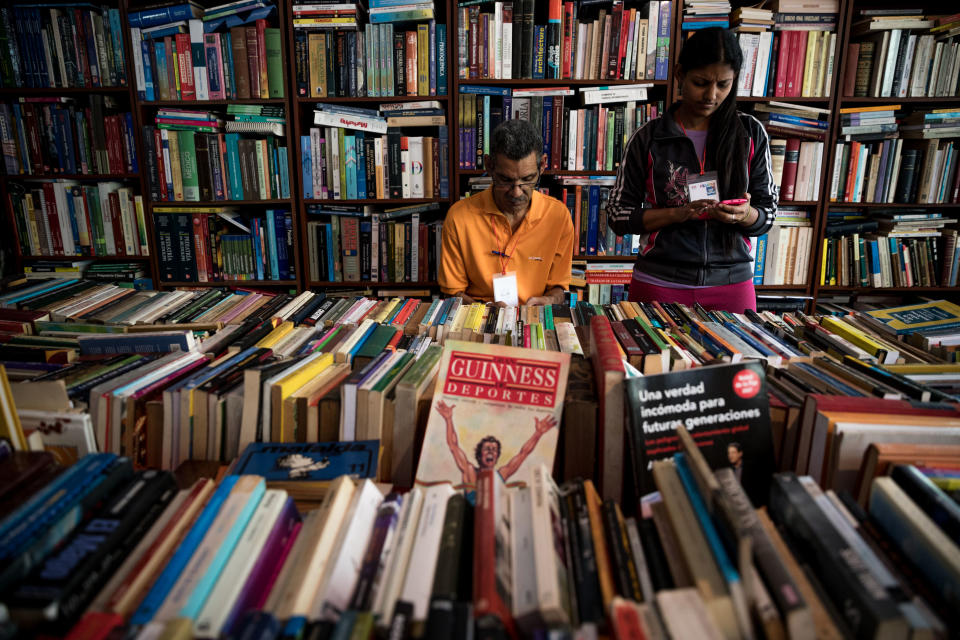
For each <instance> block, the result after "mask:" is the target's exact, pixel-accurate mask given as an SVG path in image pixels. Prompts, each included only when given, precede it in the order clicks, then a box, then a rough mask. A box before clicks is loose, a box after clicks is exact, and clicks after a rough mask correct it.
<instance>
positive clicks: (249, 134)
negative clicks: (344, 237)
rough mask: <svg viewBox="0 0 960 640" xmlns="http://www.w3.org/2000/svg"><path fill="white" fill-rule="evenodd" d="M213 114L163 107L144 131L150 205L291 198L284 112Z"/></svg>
mask: <svg viewBox="0 0 960 640" xmlns="http://www.w3.org/2000/svg"><path fill="white" fill-rule="evenodd" d="M227 116H228V117H231V121H228V122H223V120H222V118H221V116H220V114H218V113H214V112H212V111H197V110H190V109H177V108H172V107H171V108H162V109H158V110H157V114H156V116H155V118H154V122H155V126H151V125H145V126H144V128H143V143H144V151H145V153H146V156H147V174H148V176H149V183H150V195H151V198H152V199H153V201H154V202H159V201H167V202H172V201H177V202H210V201H217V200H271V199H280V198H289V197H290V175H289V159H288V151H287V146H286V145H284V144H283V143H282V136H283V135H284V127H285V120H284V118H283V108H282V107H259V106H253V107H250V108H247V107H246V106H243V105H230V106H229V107H228V108H227Z"/></svg>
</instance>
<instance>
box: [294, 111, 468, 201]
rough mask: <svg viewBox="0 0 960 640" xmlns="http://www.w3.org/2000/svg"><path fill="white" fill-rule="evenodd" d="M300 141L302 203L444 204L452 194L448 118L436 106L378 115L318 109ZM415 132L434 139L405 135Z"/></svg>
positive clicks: (376, 112) (378, 112) (382, 112)
mask: <svg viewBox="0 0 960 640" xmlns="http://www.w3.org/2000/svg"><path fill="white" fill-rule="evenodd" d="M313 122H314V124H316V125H320V126H318V127H311V128H310V132H309V135H303V136H301V137H300V154H301V157H302V158H303V189H304V197H305V198H307V199H317V200H364V199H371V200H372V199H378V200H384V199H394V198H444V197H447V194H448V193H449V188H450V186H449V185H450V169H449V166H448V162H447V156H448V145H449V140H448V137H447V126H446V115H445V113H444V111H443V109H441V108H440V107H439V104H438V103H437V102H436V101H425V102H416V103H411V102H405V103H396V104H384V105H381V108H380V109H363V108H360V107H348V106H343V105H331V104H318V105H317V107H316V110H315V111H314V117H313ZM405 127H417V128H419V129H420V130H425V131H429V132H433V133H434V135H407V131H404V130H402V129H403V128H405Z"/></svg>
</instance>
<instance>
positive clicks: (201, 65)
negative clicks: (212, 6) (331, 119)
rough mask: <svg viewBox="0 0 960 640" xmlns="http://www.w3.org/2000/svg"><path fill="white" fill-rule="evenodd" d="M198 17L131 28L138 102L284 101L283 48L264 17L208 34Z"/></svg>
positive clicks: (204, 24)
mask: <svg viewBox="0 0 960 640" xmlns="http://www.w3.org/2000/svg"><path fill="white" fill-rule="evenodd" d="M209 24H211V23H209V22H207V23H204V21H203V20H200V19H189V20H186V21H177V22H175V23H172V24H170V25H168V24H161V25H157V26H153V27H150V28H141V27H135V26H132V27H130V43H131V46H132V47H133V51H134V56H133V61H134V69H135V71H136V87H137V95H138V96H139V98H140V99H141V100H146V101H154V100H237V99H250V98H253V99H257V98H262V99H268V98H271V99H273V98H283V97H284V95H285V89H284V86H285V81H284V79H285V77H286V75H285V74H284V71H283V59H284V55H285V54H284V52H283V44H282V42H283V41H282V38H281V37H280V29H279V28H278V27H269V26H267V21H266V20H264V19H259V20H255V21H254V22H253V24H252V25H246V26H235V27H233V28H231V29H229V30H228V31H224V32H222V33H217V32H212V33H211V32H209V31H208V30H207V29H206V26H207V25H209Z"/></svg>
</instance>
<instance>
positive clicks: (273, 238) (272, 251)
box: [265, 209, 280, 280]
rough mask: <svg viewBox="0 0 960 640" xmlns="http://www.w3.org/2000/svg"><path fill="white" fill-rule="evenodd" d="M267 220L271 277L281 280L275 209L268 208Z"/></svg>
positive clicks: (267, 242) (267, 243)
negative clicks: (278, 265) (278, 264)
mask: <svg viewBox="0 0 960 640" xmlns="http://www.w3.org/2000/svg"><path fill="white" fill-rule="evenodd" d="M265 215H266V220H267V233H266V238H265V240H266V242H265V244H266V245H267V257H268V258H269V260H270V279H271V280H279V279H280V271H279V269H278V267H277V223H276V218H275V217H274V211H273V209H267V211H266V214H265Z"/></svg>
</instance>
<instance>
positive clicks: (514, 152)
mask: <svg viewBox="0 0 960 640" xmlns="http://www.w3.org/2000/svg"><path fill="white" fill-rule="evenodd" d="M531 153H535V154H537V159H538V160H539V158H540V154H542V153H543V139H542V138H541V137H540V132H539V131H537V128H536V127H534V126H533V125H532V124H531V123H530V122H529V121H528V120H520V119H517V118H515V119H513V120H506V121H504V122H501V123H500V124H499V125H497V128H496V129H494V130H493V133H492V134H490V158H491V159H493V161H494V162H496V157H497V155H498V154H500V155H503V156H505V157H507V158H510V159H511V160H522V159H523V158H526V157H527V156H528V155H530V154H531Z"/></svg>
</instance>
